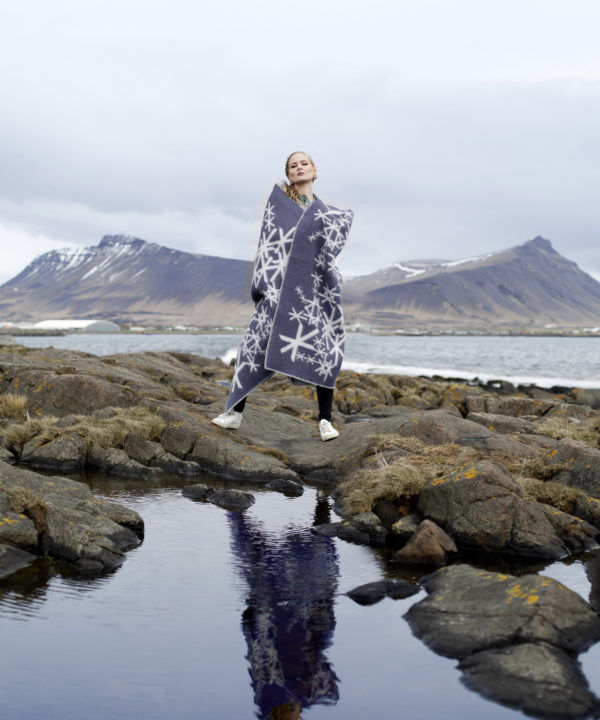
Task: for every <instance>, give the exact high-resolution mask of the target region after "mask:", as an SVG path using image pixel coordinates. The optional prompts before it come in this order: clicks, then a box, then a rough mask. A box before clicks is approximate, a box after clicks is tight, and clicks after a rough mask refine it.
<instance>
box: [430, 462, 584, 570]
mask: <svg viewBox="0 0 600 720" xmlns="http://www.w3.org/2000/svg"><path fill="white" fill-rule="evenodd" d="M418 508H419V512H420V513H421V514H422V515H423V516H425V517H427V518H429V519H431V520H434V521H435V522H436V523H438V524H439V525H440V526H441V527H442V528H444V529H445V530H446V531H447V532H448V533H450V534H451V535H452V537H453V538H454V539H455V541H456V542H457V544H458V545H459V546H462V547H470V548H477V549H483V550H485V551H487V552H493V553H505V554H509V555H515V556H519V557H523V558H543V559H557V558H560V557H564V556H565V555H567V554H569V552H570V547H572V546H575V547H576V548H577V549H582V550H583V549H585V547H586V545H587V546H588V547H591V546H592V545H593V544H594V542H595V540H594V535H595V532H594V529H593V528H588V527H586V528H584V527H583V525H582V521H580V520H578V519H577V518H570V521H571V522H570V523H569V522H567V523H565V522H564V520H565V518H564V514H563V515H561V514H560V513H558V512H557V513H556V514H555V513H553V512H547V511H546V508H545V507H544V506H543V505H542V504H541V503H536V502H529V501H526V500H524V499H523V497H522V490H521V488H520V486H519V484H518V483H517V482H516V481H515V480H514V479H513V478H512V477H511V476H510V474H509V473H508V472H507V471H506V470H505V469H504V467H503V466H501V465H499V464H497V463H492V462H490V461H481V462H479V463H474V464H473V465H470V466H467V467H465V468H463V469H460V470H457V471H455V472H453V473H450V474H449V475H445V476H442V477H440V478H436V479H434V480H430V481H429V482H428V483H427V485H426V487H425V488H424V489H423V491H422V492H421V495H420V497H419V502H418ZM586 530H587V533H588V534H586ZM586 541H587V542H586Z"/></svg>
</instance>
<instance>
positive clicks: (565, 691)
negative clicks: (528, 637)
mask: <svg viewBox="0 0 600 720" xmlns="http://www.w3.org/2000/svg"><path fill="white" fill-rule="evenodd" d="M459 668H460V669H461V670H462V671H463V673H464V674H465V681H466V685H467V687H470V688H472V689H473V690H476V691H477V692H480V693H481V694H482V695H485V696H487V697H489V698H491V699H493V700H499V701H500V702H503V703H505V704H507V705H513V706H516V707H518V708H521V709H522V710H525V712H530V713H535V714H536V715H538V716H539V715H543V716H545V717H555V718H585V717H589V715H590V713H592V712H594V711H596V710H597V709H598V701H597V698H596V697H595V696H594V695H593V694H592V693H591V692H590V690H589V687H588V683H587V680H586V679H585V677H584V675H583V673H582V672H581V669H580V667H579V665H578V663H576V662H574V661H573V658H572V656H571V655H569V654H568V653H566V652H565V651H564V650H561V649H559V648H557V647H553V646H552V645H547V644H546V643H523V644H522V645H515V646H513V647H507V648H501V649H498V650H495V649H492V650H483V651H482V652H478V653H475V654H474V655H470V656H469V657H468V658H466V659H465V660H463V661H462V662H461V663H460V664H459Z"/></svg>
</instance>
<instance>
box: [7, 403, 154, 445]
mask: <svg viewBox="0 0 600 720" xmlns="http://www.w3.org/2000/svg"><path fill="white" fill-rule="evenodd" d="M112 413H113V414H112V416H111V417H102V418H98V417H93V416H89V415H76V416H74V418H73V423H72V424H71V425H68V426H64V425H57V420H58V418H55V417H53V416H46V417H42V418H34V419H33V420H29V421H27V422H24V423H18V424H15V425H11V426H9V427H8V428H7V429H6V435H7V437H8V440H9V442H10V443H11V445H24V444H25V443H26V442H28V441H29V440H32V439H33V438H35V440H36V441H37V442H38V443H39V444H41V445H42V444H44V443H48V442H50V441H52V440H55V439H56V438H57V437H59V436H61V435H67V434H69V435H70V434H73V433H77V434H78V435H80V436H81V437H82V438H83V439H84V440H85V441H86V442H87V443H88V444H89V445H91V444H92V443H93V444H96V445H100V447H103V448H110V447H123V443H124V442H125V438H126V437H127V435H129V434H130V433H133V434H135V435H139V436H140V437H142V438H143V439H144V440H154V441H158V440H160V436H161V434H162V431H163V430H164V427H165V421H164V420H163V419H162V418H161V417H160V416H159V415H158V414H157V413H156V412H154V411H153V410H151V409H149V408H145V407H137V408H112Z"/></svg>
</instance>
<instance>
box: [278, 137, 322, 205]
mask: <svg viewBox="0 0 600 720" xmlns="http://www.w3.org/2000/svg"><path fill="white" fill-rule="evenodd" d="M298 153H302V155H306V157H307V158H308V159H309V161H310V164H311V165H312V166H313V168H314V169H315V170H316V169H317V168H316V165H315V161H314V160H313V159H312V158H311V156H310V155H309V154H308V153H305V152H304V150H294V152H293V153H290V154H289V155H288V157H287V160H286V161H285V176H286V178H288V179H289V177H290V176H289V171H290V160H291V159H292V158H293V157H294V155H297V154H298ZM316 179H317V178H316V176H315V180H316ZM282 190H283V192H284V193H285V194H286V195H287V196H288V197H289V198H291V199H292V200H294V201H295V202H297V203H301V202H302V200H301V198H300V195H299V194H298V191H297V190H296V188H295V187H294V186H293V185H292V184H291V183H283V185H282Z"/></svg>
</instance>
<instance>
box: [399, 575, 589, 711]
mask: <svg viewBox="0 0 600 720" xmlns="http://www.w3.org/2000/svg"><path fill="white" fill-rule="evenodd" d="M423 585H424V587H425V589H426V590H427V592H428V593H429V596H428V597H427V598H426V599H425V600H422V601H420V602H418V603H416V604H415V605H413V606H412V607H411V608H410V609H409V611H408V612H407V614H406V619H407V620H408V621H409V623H410V625H411V628H412V630H413V633H414V634H415V635H416V636H417V637H418V638H420V639H421V640H423V641H424V642H425V643H426V644H427V645H428V646H429V647H431V649H432V650H434V651H435V652H437V653H439V654H441V655H446V656H448V657H454V658H458V659H459V660H461V661H462V662H461V664H460V666H459V667H460V668H461V669H462V670H463V671H464V672H465V674H466V676H467V682H468V684H469V685H470V686H471V687H473V688H474V689H476V690H478V691H479V692H481V693H483V694H485V695H488V696H490V697H493V698H494V699H496V700H499V701H500V702H503V703H506V704H511V705H516V706H517V707H521V708H523V709H525V710H526V711H527V712H534V713H547V714H548V715H549V716H552V717H561V718H567V717H568V718H571V717H573V718H574V717H586V716H587V714H589V713H591V712H592V711H594V710H595V709H596V708H597V699H596V698H595V696H594V695H593V694H592V693H591V691H590V690H589V687H588V685H587V682H586V681H585V678H584V677H583V675H582V673H581V671H580V669H579V666H578V664H577V661H576V659H575V657H576V655H577V654H578V653H580V652H582V651H583V650H585V649H587V648H588V647H589V646H590V645H592V644H593V643H595V642H596V641H597V640H599V639H600V618H598V616H597V615H596V613H595V612H593V610H592V609H591V608H590V606H589V605H588V604H587V603H586V602H585V601H584V600H582V599H581V597H580V596H579V595H577V593H574V592H572V591H571V590H568V589H567V588H566V587H565V586H564V585H561V583H559V582H557V581H556V580H552V579H551V578H547V577H543V576H540V575H525V576H522V577H513V576H510V575H503V574H499V573H493V572H488V571H486V570H475V569H474V568H471V567H469V566H468V565H457V566H453V567H448V568H443V569H442V570H439V571H437V572H436V573H434V574H433V575H430V576H428V577H427V578H425V580H424V582H423ZM482 612H483V614H484V616H485V622H482ZM528 661H530V662H531V664H530V665H527V662H528ZM542 661H543V664H539V665H538V664H537V663H541V662H542ZM565 689H568V692H561V691H564V690H565Z"/></svg>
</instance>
